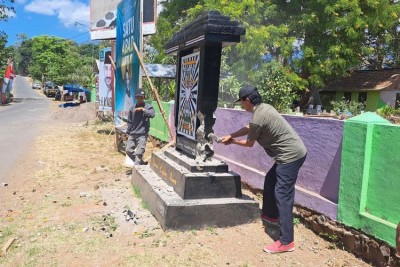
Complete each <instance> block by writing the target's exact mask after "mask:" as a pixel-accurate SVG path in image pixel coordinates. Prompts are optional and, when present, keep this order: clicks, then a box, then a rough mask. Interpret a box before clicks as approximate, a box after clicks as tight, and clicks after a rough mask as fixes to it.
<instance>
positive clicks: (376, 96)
mask: <svg viewBox="0 0 400 267" xmlns="http://www.w3.org/2000/svg"><path fill="white" fill-rule="evenodd" d="M379 101H380V92H379V91H370V92H368V94H367V107H366V111H376V110H377V109H378V108H379Z"/></svg>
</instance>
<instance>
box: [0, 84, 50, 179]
mask: <svg viewBox="0 0 400 267" xmlns="http://www.w3.org/2000/svg"><path fill="white" fill-rule="evenodd" d="M13 94H14V101H13V102H11V103H10V104H8V105H1V104H0V183H11V182H12V181H10V177H9V175H10V173H11V171H12V169H13V168H14V167H15V166H16V165H17V164H19V162H21V160H22V159H23V157H24V155H25V153H26V151H29V149H30V147H31V145H32V143H33V141H34V139H35V137H36V136H37V135H38V134H40V127H42V126H44V125H46V123H49V122H50V119H51V117H50V107H51V105H50V104H51V102H50V101H51V98H49V99H47V97H46V96H44V95H42V94H40V93H39V90H38V89H32V87H31V84H30V83H29V82H28V81H27V79H26V78H25V77H20V76H17V77H16V78H15V79H14V86H13ZM0 186H1V184H0Z"/></svg>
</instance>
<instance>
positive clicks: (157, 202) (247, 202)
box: [131, 148, 260, 229]
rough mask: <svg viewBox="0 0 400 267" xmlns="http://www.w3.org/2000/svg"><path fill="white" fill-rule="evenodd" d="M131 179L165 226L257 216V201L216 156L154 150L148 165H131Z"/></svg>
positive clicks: (243, 220) (220, 222) (183, 226)
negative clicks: (203, 159) (199, 159)
mask: <svg viewBox="0 0 400 267" xmlns="http://www.w3.org/2000/svg"><path fill="white" fill-rule="evenodd" d="M131 182H132V185H134V186H136V187H137V188H138V189H139V190H140V193H141V196H142V199H143V201H145V202H146V205H147V206H148V208H149V209H150V211H151V212H152V213H153V215H154V216H155V217H156V219H157V220H158V221H159V222H160V224H161V226H162V227H163V229H195V228H196V229H198V228H202V227H225V226H233V225H238V224H243V223H248V222H251V221H253V220H254V219H257V218H259V216H260V212H259V204H258V202H257V201H254V200H253V199H251V198H250V197H249V196H246V195H244V194H242V192H241V182H240V176H239V175H238V174H236V173H234V172H229V171H228V166H227V165H226V164H225V163H224V162H221V161H218V160H216V159H210V160H208V161H206V162H196V160H194V159H191V158H189V157H187V156H186V155H183V154H181V153H179V152H177V151H176V150H174V149H173V148H170V149H168V150H165V151H160V152H155V153H153V155H152V159H151V161H150V164H149V165H142V166H134V168H133V169H132V177H131Z"/></svg>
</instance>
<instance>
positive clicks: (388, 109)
mask: <svg viewBox="0 0 400 267" xmlns="http://www.w3.org/2000/svg"><path fill="white" fill-rule="evenodd" d="M376 112H377V114H378V115H379V116H381V117H383V118H385V119H388V118H389V117H390V116H391V115H395V116H399V115H400V109H395V108H394V107H392V106H391V105H385V106H383V107H381V108H380V109H378V110H377V111H376Z"/></svg>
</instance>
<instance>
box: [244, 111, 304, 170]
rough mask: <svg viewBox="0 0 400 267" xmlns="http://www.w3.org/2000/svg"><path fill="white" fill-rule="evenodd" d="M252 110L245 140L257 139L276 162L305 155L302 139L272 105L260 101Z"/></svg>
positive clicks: (291, 160) (284, 161)
mask: <svg viewBox="0 0 400 267" xmlns="http://www.w3.org/2000/svg"><path fill="white" fill-rule="evenodd" d="M253 112H254V114H253V119H252V121H251V122H250V124H249V134H248V135H247V140H249V141H257V142H258V143H259V144H260V145H261V146H262V147H263V148H264V150H265V151H266V152H267V154H268V155H269V156H270V157H272V158H273V159H274V160H275V161H276V162H277V163H290V162H293V161H295V160H297V159H300V158H302V157H304V156H305V155H306V153H307V149H306V147H305V146H304V144H303V141H301V139H300V137H299V136H298V135H297V133H296V132H295V131H294V129H293V128H292V126H290V124H289V123H288V122H287V121H286V120H285V118H283V116H282V115H281V114H279V113H278V111H276V109H275V108H274V107H273V106H271V105H268V104H264V103H262V104H259V105H257V106H255V107H254V109H253Z"/></svg>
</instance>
